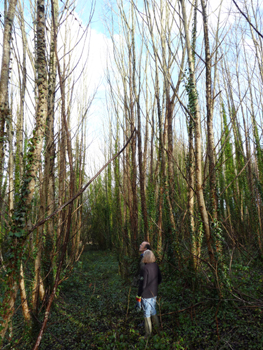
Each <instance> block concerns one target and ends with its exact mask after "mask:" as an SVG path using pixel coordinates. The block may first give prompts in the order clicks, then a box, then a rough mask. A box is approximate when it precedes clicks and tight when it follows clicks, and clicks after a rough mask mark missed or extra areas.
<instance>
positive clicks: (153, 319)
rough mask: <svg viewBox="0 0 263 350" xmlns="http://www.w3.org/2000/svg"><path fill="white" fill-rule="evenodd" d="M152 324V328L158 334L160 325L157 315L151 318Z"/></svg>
mask: <svg viewBox="0 0 263 350" xmlns="http://www.w3.org/2000/svg"><path fill="white" fill-rule="evenodd" d="M152 323H153V325H154V328H155V329H156V331H157V333H159V331H160V323H159V318H158V316H157V315H154V316H152Z"/></svg>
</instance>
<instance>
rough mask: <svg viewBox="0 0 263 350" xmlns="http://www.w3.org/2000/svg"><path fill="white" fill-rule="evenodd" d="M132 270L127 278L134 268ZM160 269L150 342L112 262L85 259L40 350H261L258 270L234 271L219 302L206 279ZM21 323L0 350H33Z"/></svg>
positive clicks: (94, 255)
mask: <svg viewBox="0 0 263 350" xmlns="http://www.w3.org/2000/svg"><path fill="white" fill-rule="evenodd" d="M130 263H131V270H133V269H134V268H133V267H135V266H136V263H135V262H134V263H133V264H132V262H130ZM159 265H160V268H161V271H162V275H163V282H162V284H161V285H160V288H159V296H158V309H159V310H158V313H159V317H160V321H161V331H160V334H159V335H158V334H157V333H156V331H154V332H153V335H152V337H151V338H150V339H149V341H146V340H145V339H144V327H143V325H141V324H142V322H143V314H142V313H138V312H136V311H135V309H134V306H135V295H136V288H135V287H131V283H130V282H129V281H128V280H129V279H127V280H126V281H124V280H122V279H121V277H120V276H119V274H118V263H117V260H116V258H115V255H114V254H113V253H112V252H110V251H86V252H84V254H83V255H82V257H81V261H79V262H78V263H77V264H76V265H75V268H74V270H73V271H72V274H71V275H70V277H69V278H68V279H67V280H66V281H65V282H64V283H63V284H62V285H61V289H60V291H59V295H58V297H57V298H56V301H55V303H54V305H53V309H52V313H51V317H50V320H49V323H48V326H47V329H46V331H45V334H44V336H43V340H42V343H41V346H40V349H43V350H44V349H49V350H52V349H68V350H69V349H102V350H106V349H116V350H117V349H165V350H168V349H169V350H170V349H171V350H172V349H174V350H179V349H195V350H197V349H200V350H201V349H202V350H203V349H205V350H208V349H236V350H240V349H244V350H247V349H262V348H263V335H262V325H263V323H262V318H263V314H262V303H261V304H260V298H261V296H262V273H261V271H262V269H260V266H261V262H257V266H255V265H254V266H253V265H251V266H247V267H244V266H242V265H236V266H232V273H231V276H232V277H231V283H232V286H234V285H235V287H232V288H231V289H230V290H229V292H228V293H227V294H225V295H224V298H223V299H221V300H220V299H219V298H218V293H217V291H216V290H214V289H213V288H211V285H210V284H209V283H208V282H207V279H206V276H205V274H202V275H203V276H204V277H203V278H202V275H200V276H198V283H196V282H195V277H194V275H193V274H192V275H191V273H190V269H188V268H187V267H185V269H184V270H181V271H179V270H178V269H174V268H173V267H172V266H171V265H170V264H168V265H166V263H164V262H162V263H160V264H159ZM185 266H186V265H185ZM131 275H132V271H131ZM182 276H183V277H182ZM41 318H43V314H42V315H41V314H40V315H39V320H40V321H41ZM19 319H20V322H21V318H20V317H19V310H18V312H17V313H16V317H15V321H14V324H13V332H14V334H13V338H12V341H11V343H9V345H5V346H4V348H5V349H19V350H24V349H25V350H28V349H31V348H32V345H33V344H32V342H31V341H30V339H32V338H31V337H30V336H29V334H28V333H27V332H26V330H25V327H24V325H22V324H21V323H19V322H18V320H19ZM16 320H17V321H16ZM20 330H21V332H23V333H21V334H20Z"/></svg>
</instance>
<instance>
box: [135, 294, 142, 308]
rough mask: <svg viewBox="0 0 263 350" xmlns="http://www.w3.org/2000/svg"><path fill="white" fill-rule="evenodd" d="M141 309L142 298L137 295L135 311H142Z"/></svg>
mask: <svg viewBox="0 0 263 350" xmlns="http://www.w3.org/2000/svg"><path fill="white" fill-rule="evenodd" d="M141 308H142V298H141V297H139V296H138V295H137V296H136V305H135V309H136V311H141Z"/></svg>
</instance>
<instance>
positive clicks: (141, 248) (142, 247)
mask: <svg viewBox="0 0 263 350" xmlns="http://www.w3.org/2000/svg"><path fill="white" fill-rule="evenodd" d="M146 244H147V242H142V243H141V245H140V248H139V252H141V253H143V252H144V251H145V250H146Z"/></svg>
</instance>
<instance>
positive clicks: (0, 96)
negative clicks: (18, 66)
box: [0, 0, 17, 193]
mask: <svg viewBox="0 0 263 350" xmlns="http://www.w3.org/2000/svg"><path fill="white" fill-rule="evenodd" d="M16 4H17V0H10V1H9V6H8V10H7V11H6V9H5V12H6V16H5V21H4V36H3V55H2V65H1V79H0V193H1V190H2V176H3V162H4V149H3V147H4V136H5V135H4V130H5V121H6V117H7V116H9V115H10V110H9V101H8V80H9V66H10V56H11V37H12V32H13V23H14V17H15V9H16Z"/></svg>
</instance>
